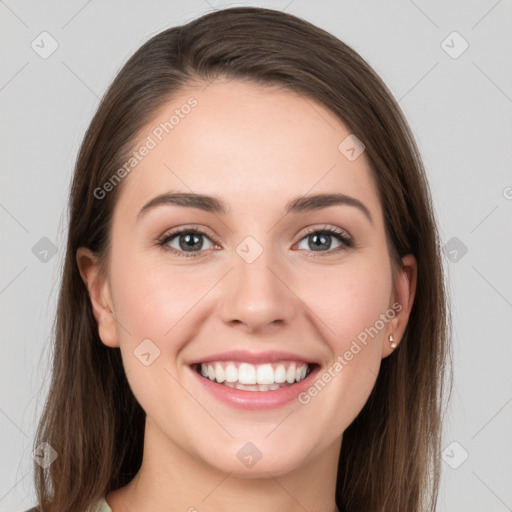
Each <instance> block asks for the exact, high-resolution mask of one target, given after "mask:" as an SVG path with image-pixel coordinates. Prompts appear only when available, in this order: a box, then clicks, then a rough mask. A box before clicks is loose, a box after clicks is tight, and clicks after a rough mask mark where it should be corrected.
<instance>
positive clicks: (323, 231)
mask: <svg viewBox="0 0 512 512" xmlns="http://www.w3.org/2000/svg"><path fill="white" fill-rule="evenodd" d="M183 234H195V235H201V236H204V237H206V238H208V239H210V240H211V241H212V242H213V243H216V242H215V240H212V239H211V237H209V236H208V235H207V234H206V233H205V232H204V231H202V230H200V229H198V228H184V229H180V230H177V231H171V232H170V233H165V234H164V235H163V236H162V237H161V238H159V239H158V245H159V246H160V247H161V248H162V249H163V250H164V251H166V252H170V253H171V254H174V255H175V256H178V257H181V258H197V257H200V256H201V253H204V252H205V251H203V250H201V251H197V252H190V253H187V252H186V251H178V250H176V249H173V248H171V247H169V246H168V245H167V244H168V243H169V242H170V241H171V240H172V239H173V238H175V237H177V236H179V235H183ZM312 234H320V235H328V236H333V237H335V238H336V239H337V240H338V241H339V242H341V244H342V245H341V246H340V247H336V248H335V249H332V250H328V251H308V252H312V253H315V252H317V253H320V254H322V253H323V254H329V255H330V254H333V253H336V252H339V251H343V250H346V249H351V248H354V247H355V246H356V244H355V242H354V241H353V240H352V239H351V238H349V237H348V236H347V235H346V234H345V232H344V231H342V230H339V229H336V228H332V227H328V226H325V227H323V228H320V229H319V228H313V229H310V230H308V231H306V233H304V234H303V236H302V238H301V239H300V240H299V243H300V242H301V241H302V240H303V239H304V238H306V237H308V236H310V235H312ZM313 257H315V258H316V257H321V256H318V255H315V256H313Z"/></svg>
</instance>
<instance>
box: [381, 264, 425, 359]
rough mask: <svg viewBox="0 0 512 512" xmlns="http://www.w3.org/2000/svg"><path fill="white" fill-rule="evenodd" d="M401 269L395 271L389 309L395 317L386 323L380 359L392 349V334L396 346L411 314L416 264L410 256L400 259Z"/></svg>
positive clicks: (414, 290)
mask: <svg viewBox="0 0 512 512" xmlns="http://www.w3.org/2000/svg"><path fill="white" fill-rule="evenodd" d="M402 264H403V268H401V269H399V270H398V271H397V275H396V278H395V283H394V290H393V297H392V304H391V305H390V308H391V309H392V310H393V311H395V316H394V317H393V318H392V319H391V320H390V321H389V322H388V324H387V329H386V338H385V340H384V343H383V345H382V357H383V358H384V357H387V356H389V354H391V353H392V352H393V351H394V349H392V348H391V343H390V342H389V336H390V335H391V334H392V335H393V339H394V342H395V343H396V344H397V345H398V344H399V343H400V341H401V339H402V337H403V335H404V332H405V328H406V327H407V322H408V321H409V315H410V313H411V309H412V304H413V302H414V296H415V294H416V280H417V275H418V264H417V262H416V258H415V257H414V256H413V255H412V254H407V255H406V256H404V257H403V258H402Z"/></svg>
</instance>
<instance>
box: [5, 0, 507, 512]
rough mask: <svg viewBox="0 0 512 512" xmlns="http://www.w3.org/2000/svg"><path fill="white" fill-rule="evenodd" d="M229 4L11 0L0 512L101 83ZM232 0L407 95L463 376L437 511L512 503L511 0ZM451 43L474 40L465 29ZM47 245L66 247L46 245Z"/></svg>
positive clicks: (38, 378)
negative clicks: (178, 29) (298, 27)
mask: <svg viewBox="0 0 512 512" xmlns="http://www.w3.org/2000/svg"><path fill="white" fill-rule="evenodd" d="M231 5H235V4H233V3H229V2H222V1H214V0H208V2H206V1H205V0H195V1H189V2H185V1H174V2H171V1H145V2H142V1H133V0H132V1H124V2H120V1H109V0H102V1H99V0H89V1H87V0H85V1H84V0H80V1H75V0H73V1H67V2H50V1H44V2H43V1H23V2H15V1H14V0H5V1H2V0H0V16H1V17H0V23H1V28H0V37H1V46H0V48H1V58H2V60H1V68H0V73H1V76H0V103H1V108H2V114H1V115H2V118H1V119H2V123H1V125H0V130H1V137H0V140H1V169H2V180H1V184H2V186H1V194H0V223H1V236H2V242H1V249H2V250H1V274H0V303H1V320H0V322H1V323H0V325H1V359H0V380H1V384H0V386H1V387H0V390H1V397H0V400H1V402H0V433H1V435H0V454H1V455H0V461H1V473H0V511H12V510H25V509H26V508H29V506H32V505H34V504H35V495H34V490H33V488H32V480H31V479H32V473H31V465H32V453H31V446H32V439H33V435H34V431H35V426H36V421H37V419H38V416H39V413H40V412H41V408H42V400H41V397H44V396H45V392H46V390H47V387H48V381H49V370H48V369H49V367H48V357H49V355H50V353H49V334H50V328H51V323H52V321H53V315H54V311H55V304H56V295H57V291H58V282H59V277H60V274H59V271H60V267H61V265H62V258H63V250H64V242H65V229H66V221H67V219H66V215H65V207H66V200H67V194H68V187H69V182H70V177H71V172H72V169H73V164H74V161H75V158H76V154H77V150H78V146H79V143H80V141H81V139H82V137H83V134H84V131H85V129H86V127H87V125H88V123H89V121H90V119H91V117H92V115H93V112H94V111H95V109H96V106H97V104H98V101H99V97H101V95H102V94H103V93H104V91H105V90H106V88H107V86H108V84H109V83H110V81H111V80H112V78H113V77H114V75H115V73H116V72H117V71H118V70H119V69H120V67H121V66H122V64H123V63H124V62H125V60H126V59H127V58H128V57H129V56H130V55H131V54H132V53H133V52H134V51H135V50H136V49H137V48H138V47H139V46H140V45H141V44H142V43H143V42H144V41H145V40H147V39H148V38H149V37H150V36H151V35H153V34H155V33H157V32H159V31H161V30H163V29H165V28H167V27H169V26H173V25H177V24H182V23H185V22H186V21H188V20H190V19H192V18H194V17H196V16H199V15H201V14H204V13H206V12H208V11H210V10H212V9H215V8H222V7H224V6H231ZM236 5H258V6H266V7H273V8H277V9H282V10H286V11H287V12H289V13H291V14H295V15H298V16H301V17H303V18H305V19H307V20H309V21H311V22H313V23H314V24H316V25H318V26H320V27H322V28H324V29H326V30H328V31H330V32H331V33H333V34H335V35H336V36H337V37H339V38H340V39H342V40H343V41H345V42H346V43H348V44H349V45H351V46H352V47H353V48H354V49H355V50H357V51H358V52H360V53H361V55H362V56H363V57H364V58H365V59H366V60H367V61H368V62H369V63H370V65H372V66H373V67H374V68H375V70H376V71H377V72H378V73H379V74H380V75H381V76H382V78H383V79H384V81H385V82H386V83H387V84H388V86H389V87H390V89H391V91H392V92H393V94H394V95H395V97H396V98H397V99H399V102H400V105H401V107H402V109H403V110H404V112H405V114H406V117H407V118H408V120H409V122H410V124H411V127H412V129H413V132H414V133H415V136H416V138H417V141H418V144H419V147H420V150H421V152H422V156H423V158H424V162H425V165H426V168H427V172H428V176H429V180H430V186H431V189H432V193H433V196H434V206H435V208H436V211H437V215H438V218H439V226H440V232H441V236H442V239H443V243H444V244H448V245H447V251H446V256H445V261H446V267H447V270H448V279H449V286H450V288H451V295H452V301H453V322H454V340H453V343H454V372H455V384H454V392H453V396H452V400H451V404H450V409H449V415H448V417H447V419H446V422H445V425H444V429H445V442H444V445H443V449H444V452H443V453H444V459H445V460H444V462H443V479H442V489H441V497H440V504H439V509H438V510H439V511H440V512H457V511H461V512H462V511H464V512H473V511H474V512H477V511H478V512H483V511H485V512H491V511H496V512H501V511H506V510H512V487H511V486H510V482H511V481H512V465H511V464H510V461H511V460H512V436H511V435H510V432H512V428H511V426H512V425H511V424H512V403H511V402H512V386H511V383H512V376H511V372H510V363H511V354H512V344H511V340H510V332H511V324H512V315H511V309H512V286H511V281H512V268H511V265H510V262H511V261H512V258H511V253H512V250H511V249H512V237H511V235H512V232H511V224H512V222H511V221H512V216H511V209H512V200H511V198H512V188H511V187H512V174H511V172H510V163H511V151H510V147H511V140H512V137H511V136H512V116H511V113H512V66H511V64H510V63H511V62H512V59H511V53H512V30H511V27H512V23H511V22H512V1H511V0H500V1H496V0H489V1H487V0H486V1H478V2H477V1H466V2H464V3H462V2H456V1H435V2H426V1H420V0H415V2H413V1H406V0H403V1H400V2H398V1H395V2H391V1H386V2H382V1H377V0H376V1H359V2H356V1H350V2H348V1H316V2H312V1H309V2H307V1H304V0H292V1H290V0H284V1H274V2H246V3H245V2H244V3H241V2H239V3H237V4H236ZM43 31H47V32H49V33H50V34H51V36H52V37H53V38H54V39H55V40H56V41H57V42H58V45H59V46H58V49H57V50H56V51H55V52H54V53H53V54H52V55H51V56H49V57H48V58H47V59H43V58H41V57H40V55H39V54H38V53H36V52H35V51H34V50H33V49H32V47H31V43H32V42H33V41H34V40H35V42H36V43H37V42H38V41H40V38H38V36H39V34H40V33H41V32H43ZM453 31H457V32H458V33H459V34H460V35H461V36H462V37H463V38H464V40H466V41H467V42H468V44H469V47H468V49H467V50H466V51H465V52H464V53H462V54H461V55H460V56H458V58H452V57H451V56H450V55H448V54H447V53H446V51H445V50H444V49H443V47H442V41H443V40H445V39H446V38H447V36H449V35H450V34H451V33H452V32H453ZM47 43H48V41H47ZM39 44H40V46H41V43H39ZM444 45H445V48H447V45H448V48H449V47H451V49H450V50H449V51H451V52H452V53H453V52H458V51H460V49H461V48H462V46H461V40H457V38H456V36H455V39H454V36H451V38H448V39H447V40H446V42H445V43H444ZM45 48H47V49H48V48H49V45H48V44H46V45H45ZM43 237H47V238H48V239H49V241H48V240H43V241H41V239H42V238H43ZM53 245H55V247H56V254H55V255H52V252H51V251H50V252H48V253H46V254H45V253H44V252H42V251H43V250H44V249H50V248H51V247H52V246H53ZM34 246H35V249H33V248H34ZM466 249H467V252H464V251H465V250H466ZM40 390H42V391H41V392H40ZM39 392H40V394H39V395H38V393H39ZM38 396H39V399H38ZM452 443H456V444H452ZM466 452H467V454H468V458H467V459H466V460H464V458H465V456H466ZM411 457H414V454H411ZM454 467H457V468H456V469H455V468H454Z"/></svg>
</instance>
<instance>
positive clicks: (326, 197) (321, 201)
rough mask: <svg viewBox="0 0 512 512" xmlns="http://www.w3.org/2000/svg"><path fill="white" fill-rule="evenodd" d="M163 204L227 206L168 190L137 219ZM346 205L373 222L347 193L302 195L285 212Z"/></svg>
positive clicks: (218, 210) (223, 210)
mask: <svg viewBox="0 0 512 512" xmlns="http://www.w3.org/2000/svg"><path fill="white" fill-rule="evenodd" d="M162 205H175V206H182V207H186V208H198V209H199V210H203V211H205V212H209V213H215V214H222V215H226V214H227V213H228V208H227V206H226V205H225V204H224V203H223V202H222V201H221V200H220V199H219V198H217V197H213V196H207V195H203V194H194V193H190V192H167V193H165V194H161V195H159V196H156V197H154V198H153V199H151V200H150V201H148V202H147V203H146V204H145V205H144V206H143V207H142V208H141V210H140V211H139V213H138V214H137V220H139V219H140V218H141V217H142V216H144V215H145V214H146V213H147V212H148V211H149V210H152V209H153V208H156V207H157V206H162ZM336 205H345V206H353V207H354V208H357V209H359V210H360V211H361V212H362V213H363V214H364V215H365V216H366V217H367V219H368V220H369V221H370V223H371V224H373V218H372V216H371V214H370V211H369V210H368V208H367V207H366V206H365V205H364V204H363V203H362V202H361V201H360V200H359V199H356V198H355V197H352V196H348V195H346V194H315V195H309V196H300V197H297V198H295V199H293V200H291V201H289V202H288V203H287V204H286V206H285V213H286V214H287V215H288V214H289V213H303V212H311V211H314V210H320V209H322V208H328V207H329V206H336Z"/></svg>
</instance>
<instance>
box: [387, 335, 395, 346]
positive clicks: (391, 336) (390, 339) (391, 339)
mask: <svg viewBox="0 0 512 512" xmlns="http://www.w3.org/2000/svg"><path fill="white" fill-rule="evenodd" d="M389 342H390V343H391V348H396V343H395V338H393V335H392V334H390V335H389Z"/></svg>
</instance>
